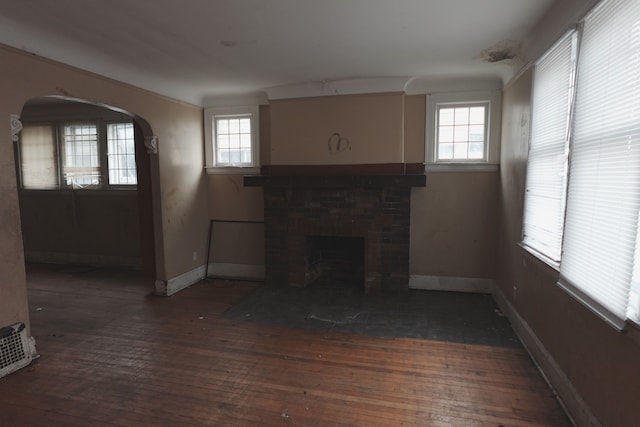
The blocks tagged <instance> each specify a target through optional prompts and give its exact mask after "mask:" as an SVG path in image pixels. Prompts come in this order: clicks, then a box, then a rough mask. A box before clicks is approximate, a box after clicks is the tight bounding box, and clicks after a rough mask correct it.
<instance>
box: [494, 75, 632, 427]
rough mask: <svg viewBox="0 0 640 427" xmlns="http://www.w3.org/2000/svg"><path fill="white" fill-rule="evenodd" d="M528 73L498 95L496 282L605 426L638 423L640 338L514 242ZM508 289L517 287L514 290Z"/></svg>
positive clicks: (524, 143) (519, 222) (516, 239)
mask: <svg viewBox="0 0 640 427" xmlns="http://www.w3.org/2000/svg"><path fill="white" fill-rule="evenodd" d="M530 89H531V73H530V72H526V73H525V74H523V75H522V76H521V77H520V78H519V79H518V80H517V81H516V82H515V83H513V84H512V85H511V86H510V87H509V88H508V89H507V90H506V91H505V94H504V98H503V111H504V115H503V140H502V159H501V169H502V172H501V187H502V188H501V201H500V223H499V236H500V240H499V256H498V266H499V267H498V277H499V287H500V290H501V291H502V293H503V294H504V295H505V296H506V297H507V299H508V300H509V302H510V303H511V304H512V305H513V306H514V307H515V309H516V310H517V312H518V314H519V315H520V316H521V317H522V318H523V319H524V321H525V322H526V323H527V324H528V325H529V327H530V328H531V330H532V331H533V333H534V334H535V335H536V336H537V338H538V339H539V340H540V341H541V343H542V345H543V346H544V347H545V348H546V350H547V351H548V352H549V354H550V355H551V357H552V358H553V359H554V360H555V362H556V363H557V364H558V365H559V367H560V368H561V369H562V371H563V372H564V374H565V375H566V376H567V377H568V379H569V381H571V383H572V384H573V386H574V387H575V388H576V389H577V391H578V393H579V394H580V395H581V397H582V398H583V399H584V400H585V401H586V403H587V404H588V406H589V407H590V408H591V409H592V411H593V413H594V415H595V416H596V417H597V418H598V419H599V420H600V422H601V423H602V424H603V425H607V426H636V425H638V406H637V400H638V396H640V363H638V361H640V341H638V340H637V337H636V340H634V338H633V337H632V336H630V334H622V333H620V332H617V331H616V330H614V329H613V328H611V327H610V326H608V325H607V324H606V323H605V322H604V321H602V320H600V319H599V318H598V317H596V316H595V315H593V314H592V313H591V312H590V311H589V310H587V309H586V308H584V307H583V306H582V305H581V304H579V303H577V302H576V301H575V300H573V299H572V298H571V297H569V296H568V295H567V294H566V293H565V292H564V291H562V290H561V289H559V288H558V286H557V285H556V282H557V280H558V274H557V272H556V271H555V270H553V269H551V268H549V267H547V266H546V265H544V264H542V263H541V262H539V261H538V260H537V259H535V258H534V257H532V256H530V255H528V254H526V253H525V252H524V251H523V250H522V249H521V248H520V247H519V246H518V242H519V240H520V238H521V230H522V208H523V200H524V183H525V175H526V157H527V144H528V137H529V113H530V100H531V90H530ZM514 289H515V290H516V291H515V292H514Z"/></svg>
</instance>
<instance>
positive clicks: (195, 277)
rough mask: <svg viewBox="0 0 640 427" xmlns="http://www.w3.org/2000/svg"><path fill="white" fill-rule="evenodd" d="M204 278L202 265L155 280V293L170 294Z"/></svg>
mask: <svg viewBox="0 0 640 427" xmlns="http://www.w3.org/2000/svg"><path fill="white" fill-rule="evenodd" d="M202 279H204V265H201V266H200V267H198V268H194V269H193V270H191V271H187V272H186V273H183V274H181V275H179V276H176V277H173V278H171V279H168V280H156V294H158V295H162V296H166V297H168V296H171V295H173V294H175V293H176V292H179V291H181V290H183V289H185V288H188V287H189V286H191V285H193V284H196V283H198V282H199V281H201V280H202Z"/></svg>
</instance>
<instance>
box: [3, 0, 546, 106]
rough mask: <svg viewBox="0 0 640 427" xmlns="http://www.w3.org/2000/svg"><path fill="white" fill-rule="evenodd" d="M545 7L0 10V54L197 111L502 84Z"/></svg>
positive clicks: (132, 5) (370, 2)
mask: <svg viewBox="0 0 640 427" xmlns="http://www.w3.org/2000/svg"><path fill="white" fill-rule="evenodd" d="M553 3H554V0H394V1H389V0H182V1H175V0H137V1H130V0H109V1H104V0H56V1H49V0H0V43H3V44H7V45H10V46H13V47H16V48H19V49H22V50H25V51H28V52H31V53H35V54H37V55H41V56H44V57H47V58H51V59H54V60H57V61H60V62H64V63H66V64H69V65H73V66H75V67H78V68H81V69H85V70H88V71H92V72H94V73H97V74H100V75H104V76H107V77H110V78H113V79H116V80H119V81H122V82H126V83H130V84H132V85H135V86H138V87H142V88H145V89H148V90H150V91H153V92H156V93H160V94H163V95H166V96H169V97H171V98H175V99H178V100H182V101H186V102H189V103H193V104H196V105H206V104H207V103H210V102H211V100H212V99H215V98H216V97H228V96H244V95H251V94H256V93H267V94H270V95H271V96H270V97H275V96H277V94H278V93H279V92H278V91H279V89H282V88H287V87H294V86H296V85H297V86H300V85H306V84H310V83H314V82H316V83H322V84H327V83H331V82H344V81H360V82H362V81H376V82H384V81H391V82H395V83H397V82H398V81H400V82H403V84H404V83H406V82H407V81H409V80H410V79H411V78H413V79H415V78H419V79H424V78H433V79H438V78H469V77H474V78H496V79H502V80H503V81H505V80H506V79H508V78H509V77H510V75H511V74H512V73H513V72H514V71H515V70H514V68H516V67H517V64H516V65H515V66H514V61H513V60H502V59H504V54H505V53H506V54H507V56H513V54H515V53H514V52H516V50H517V47H518V43H519V42H521V41H523V40H525V38H526V36H527V34H529V32H530V31H531V30H532V29H533V27H534V26H535V25H536V23H538V21H539V20H540V19H541V17H542V16H543V15H544V13H545V12H546V11H547V10H548V9H549V8H550V7H551V5H552V4H553ZM516 53H517V52H516ZM488 59H489V60H488ZM516 62H517V61H516ZM285 92H286V91H285ZM285 92H282V93H285Z"/></svg>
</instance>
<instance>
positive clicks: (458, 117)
mask: <svg viewBox="0 0 640 427" xmlns="http://www.w3.org/2000/svg"><path fill="white" fill-rule="evenodd" d="M454 120H455V123H456V125H459V124H467V123H469V107H459V108H456V113H455V119H454Z"/></svg>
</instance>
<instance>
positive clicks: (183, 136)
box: [0, 47, 207, 326]
mask: <svg viewBox="0 0 640 427" xmlns="http://www.w3.org/2000/svg"><path fill="white" fill-rule="evenodd" d="M0 93H2V99H1V101H0V118H2V117H4V119H2V120H0V134H2V135H4V143H3V144H0V146H1V148H0V162H2V163H1V164H0V174H1V175H0V176H1V177H2V178H3V179H1V180H0V197H1V198H2V208H1V209H0V224H1V225H0V227H2V229H1V230H0V232H1V233H2V236H3V237H2V240H1V243H0V272H2V275H3V281H2V282H0V325H2V326H4V325H6V324H9V323H14V322H16V321H23V322H26V323H28V315H27V299H26V286H25V274H24V258H23V247H22V236H21V232H20V222H19V206H18V199H17V191H16V176H15V168H14V167H13V144H11V143H10V128H9V115H10V114H20V111H21V110H22V107H23V105H24V104H25V103H26V102H27V101H28V100H29V99H32V98H35V97H40V96H47V95H62V96H68V97H71V98H77V99H84V100H88V101H92V102H96V103H102V104H106V105H110V106H114V107H118V108H122V109H124V110H126V111H129V112H132V113H135V114H137V115H138V116H140V117H141V118H143V119H144V120H146V122H148V124H149V125H150V127H151V129H152V132H153V134H155V135H157V136H158V140H159V154H158V155H157V156H152V160H151V162H152V165H151V167H152V170H155V171H156V172H155V173H156V175H157V176H156V177H155V181H154V188H153V191H154V192H155V193H156V197H155V199H154V203H155V204H156V212H155V213H154V215H155V218H154V219H155V220H156V221H158V224H157V227H156V230H157V233H156V245H157V246H158V248H157V250H156V253H157V254H159V259H158V260H157V261H158V262H157V266H156V270H157V278H158V279H162V280H164V279H168V278H173V277H176V276H178V275H180V274H182V273H185V272H188V271H190V270H192V269H194V268H197V267H198V266H201V265H202V264H203V262H204V253H203V252H204V247H205V245H206V234H207V201H206V198H207V192H206V180H205V179H204V172H203V155H204V154H203V145H202V141H203V121H202V120H203V117H202V109H201V108H198V107H194V106H191V105H187V104H184V103H179V102H175V101H172V100H169V99H166V98H163V97H160V96H157V95H154V94H151V93H149V92H146V91H143V90H140V89H136V88H133V87H131V86H128V85H125V84H122V83H118V82H115V81H112V80H109V79H105V78H102V77H99V76H96V75H93V74H90V73H86V72H82V71H79V70H77V69H74V68H71V67H68V66H65V65H61V64H58V63H55V62H52V61H48V60H44V59H41V58H38V57H36V56H34V55H29V54H26V53H23V52H20V51H17V50H14V49H11V48H7V47H0ZM150 220H151V219H150ZM194 252H196V254H197V257H196V260H194V259H193V253H194Z"/></svg>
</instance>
